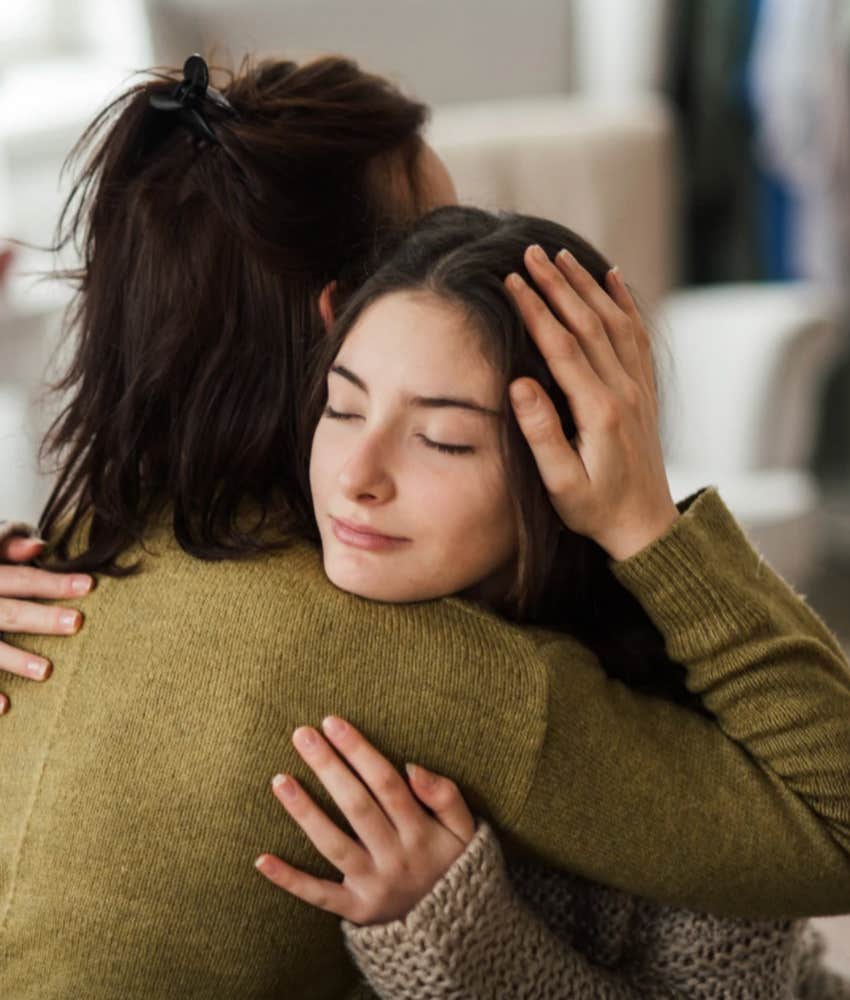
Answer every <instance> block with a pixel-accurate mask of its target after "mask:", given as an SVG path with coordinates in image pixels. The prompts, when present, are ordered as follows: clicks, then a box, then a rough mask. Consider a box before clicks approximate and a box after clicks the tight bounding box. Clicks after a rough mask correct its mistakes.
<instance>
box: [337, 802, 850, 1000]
mask: <svg viewBox="0 0 850 1000" xmlns="http://www.w3.org/2000/svg"><path fill="white" fill-rule="evenodd" d="M342 926H343V932H344V935H345V940H346V946H347V947H348V949H349V952H350V954H351V955H352V957H353V958H354V960H355V961H356V962H357V964H358V965H359V967H360V969H361V971H362V972H363V973H364V975H365V976H366V977H367V979H368V982H369V985H370V986H371V987H372V989H373V990H375V992H376V993H377V995H378V996H379V997H381V998H383V1000H437V998H450V1000H497V998H498V1000H502V998H505V1000H507V998H517V1000H520V998H521V1000H555V998H564V997H577V998H587V1000H638V998H641V997H651V998H659V1000H661V998H685V997H688V998H695V1000H737V998H740V1000H809V998H811V1000H814V998H817V1000H848V998H850V983H847V982H846V981H844V980H842V979H841V978H840V977H839V976H837V975H835V974H834V973H832V972H830V971H829V970H828V969H826V968H824V966H823V965H822V964H821V962H820V958H821V954H822V947H823V946H822V942H821V940H820V939H819V937H818V936H817V934H816V932H815V931H814V930H813V929H812V928H811V927H810V925H809V924H807V923H806V922H805V921H803V920H796V921H792V920H773V921H768V920H765V921H753V920H744V919H740V918H720V917H715V916H711V915H708V914H701V913H694V912H691V911H689V910H684V909H678V908H675V907H669V906H663V905H659V904H655V903H653V902H652V901H650V900H646V899H642V898H640V897H637V896H634V895H630V894H629V893H625V892H622V891H620V890H618V889H613V888H610V887H608V886H604V885H600V884H598V883H594V882H591V881H589V880H587V879H583V878H579V877H577V876H573V875H569V874H566V873H563V872H557V871H554V870H551V869H546V868H543V867H542V866H539V865H537V864H535V863H532V862H528V861H511V862H510V863H508V864H507V865H506V864H505V861H504V858H503V856H502V852H501V849H500V847H499V843H498V841H497V839H496V837H495V835H494V833H493V830H492V828H491V827H490V826H489V825H488V824H487V823H485V822H480V823H479V825H478V829H477V831H476V833H475V836H474V837H473V839H472V841H471V842H470V843H469V845H468V846H467V848H466V850H465V851H464V853H463V854H462V855H461V856H460V857H459V858H458V859H457V860H456V861H455V863H454V864H453V865H452V866H451V868H450V869H449V870H448V871H447V872H446V873H445V875H443V876H442V878H440V879H439V881H438V882H437V883H436V884H435V886H434V887H433V889H432V891H431V892H430V893H429V894H428V895H427V896H426V897H425V898H424V899H422V900H421V901H420V902H419V903H418V904H417V906H416V907H414V909H413V910H411V912H410V913H409V914H408V915H407V916H406V917H405V918H404V919H403V920H395V921H392V922H391V923H387V924H383V925H374V926H363V927H359V926H357V925H355V924H352V923H351V922H349V921H343V924H342Z"/></svg>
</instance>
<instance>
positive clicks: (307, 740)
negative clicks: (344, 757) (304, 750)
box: [292, 726, 319, 747]
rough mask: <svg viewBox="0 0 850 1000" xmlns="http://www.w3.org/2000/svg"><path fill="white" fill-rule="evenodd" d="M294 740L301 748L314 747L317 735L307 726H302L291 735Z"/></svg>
mask: <svg viewBox="0 0 850 1000" xmlns="http://www.w3.org/2000/svg"><path fill="white" fill-rule="evenodd" d="M292 735H293V736H294V737H295V740H296V741H297V742H298V743H300V744H301V746H303V747H314V746H315V745H316V744H317V743H318V742H319V740H318V734H317V733H316V731H315V730H314V729H311V728H310V727H309V726H302V727H301V728H300V729H296V730H295V732H294V733H293V734H292Z"/></svg>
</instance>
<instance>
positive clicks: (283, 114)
mask: <svg viewBox="0 0 850 1000" xmlns="http://www.w3.org/2000/svg"><path fill="white" fill-rule="evenodd" d="M426 118H427V109H426V108H425V107H424V106H423V105H421V104H420V103H418V102H416V101H413V100H411V99H409V98H407V97H405V96H404V95H403V94H401V93H400V92H399V91H398V90H397V89H396V88H394V87H393V86H392V85H390V84H389V83H388V82H387V81H386V80H384V79H382V78H380V77H378V76H375V75H372V74H369V73H367V72H365V71H363V70H362V69H361V68H359V67H358V66H357V65H356V64H354V63H352V62H351V61H349V60H346V59H343V58H338V57H327V58H323V59H319V60H315V61H313V62H308V63H305V64H303V65H297V64H295V63H293V62H288V61H264V62H260V63H258V64H252V63H250V62H249V63H246V64H245V65H244V66H243V67H242V69H241V70H240V71H239V72H238V73H236V74H231V75H229V76H228V77H227V79H226V80H225V81H224V82H223V83H222V84H221V87H220V89H214V88H213V87H211V86H209V82H208V79H207V67H206V64H205V63H204V62H203V60H201V59H200V57H197V56H195V57H191V58H190V59H189V60H188V61H187V63H186V66H185V67H184V71H183V75H182V76H181V75H180V73H179V72H175V73H173V74H171V75H167V74H166V75H154V76H152V77H151V79H149V80H147V81H145V82H143V83H140V84H138V85H136V86H134V87H133V88H132V89H130V90H129V91H128V92H127V93H125V94H124V95H122V96H121V97H120V98H118V99H117V100H116V101H115V102H113V103H112V104H111V105H110V106H109V107H108V108H107V109H105V110H104V111H103V112H102V113H101V114H100V115H99V116H98V118H97V119H96V120H95V121H94V122H93V123H92V125H91V126H90V127H89V129H88V130H87V131H86V133H85V134H84V136H83V138H82V140H81V144H80V147H79V148H78V150H77V153H78V155H79V156H83V157H84V159H83V168H82V171H81V173H80V174H79V177H78V180H77V183H76V186H75V187H74V189H73V191H72V194H71V196H70V198H69V201H68V203H67V205H66V208H65V211H64V213H63V216H62V219H61V221H60V229H59V237H58V243H59V244H62V243H65V242H68V241H71V240H74V241H75V242H76V244H77V245H78V246H79V247H80V249H81V252H82V263H81V266H80V269H79V271H78V272H75V274H74V277H75V278H76V279H77V280H78V282H79V285H78V292H77V295H76V298H75V301H74V306H73V309H72V311H71V313H70V314H69V332H71V333H73V334H74V337H75V339H74V347H73V357H72V359H71V363H70V367H69V369H68V372H67V375H66V377H65V379H64V380H63V383H62V386H61V388H62V391H63V392H64V393H66V394H67V406H66V408H65V409H64V410H63V412H62V414H61V416H60V418H59V419H58V420H57V422H56V424H55V425H54V427H53V429H52V431H51V435H50V438H49V440H48V442H47V443H48V446H49V447H50V448H52V449H53V451H54V453H55V454H56V456H57V459H58V476H57V480H56V485H55V488H54V490H53V493H52V495H51V497H50V499H49V501H48V503H47V506H46V509H45V511H44V513H43V516H42V520H41V523H40V526H39V529H40V532H41V534H42V536H43V538H44V539H45V540H46V546H47V548H46V549H45V547H44V546H45V543H43V542H41V541H38V540H36V539H32V538H26V537H24V536H22V535H21V534H20V533H19V532H17V530H16V528H15V526H9V528H7V530H6V532H5V534H6V538H5V540H4V541H3V544H2V553H3V556H4V560H5V562H4V565H3V566H0V594H2V595H3V598H4V599H3V601H2V603H0V627H2V628H4V629H5V630H6V632H7V634H6V635H5V637H4V638H5V642H4V644H3V645H2V647H0V666H2V667H3V668H4V669H5V670H6V671H8V673H7V674H6V675H4V684H3V687H4V691H5V694H4V696H3V707H4V708H5V709H6V711H5V712H4V714H3V717H2V719H0V748H2V757H3V762H4V766H3V768H2V771H0V802H2V811H1V812H0V956H2V960H0V995H2V996H4V997H6V996H7V997H10V998H11V997H14V998H16V1000H36V998H38V1000H53V998H57V1000H58V998H60V997H61V998H67V997H72V996H74V997H76V996H81V997H86V998H87V1000H106V998H110V1000H111V998H116V997H122V998H130V997H139V998H142V997H144V998H146V1000H151V998H163V1000H164V998H170V997H178V996H179V997H193V998H198V1000H201V998H204V1000H207V998H209V1000H212V998H217V1000H222V998H231V997H232V998H239V1000H249V998H272V997H274V998H279V997H305V998H323V997H327V998H332V997H333V998H335V997H367V996H381V997H385V998H422V1000H424V998H437V997H456V998H461V997H463V998H482V1000H483V998H495V997H510V996H516V997H529V998H531V997H541V998H543V997H547V998H548V997H568V996H577V997H599V998H611V1000H614V998H626V1000H629V998H637V997H646V996H651V997H662V996H664V997H667V996H670V997H680V996H681V997H686V996H688V997H691V996H692V997H703V996H704V997H716V996H748V997H756V996H758V997H776V998H779V997H788V996H797V997H820V998H825V997H839V996H850V988H849V987H848V986H847V984H845V983H843V982H842V981H840V980H839V979H838V978H837V977H836V976H834V975H833V974H831V973H830V972H829V971H828V970H827V969H826V968H825V967H824V966H823V965H822V964H821V963H820V961H819V949H820V945H819V942H818V940H817V937H816V935H814V934H813V932H812V931H811V928H810V927H809V925H808V923H807V919H806V918H808V917H811V916H815V915H826V914H835V913H842V912H846V911H848V910H850V667H848V663H847V661H846V659H845V657H844V655H843V653H842V650H841V647H840V646H839V644H838V642H837V640H836V638H835V636H834V635H833V634H832V633H831V632H830V631H829V629H828V628H827V627H826V625H825V624H824V623H823V622H822V621H821V619H820V618H819V617H818V616H817V615H816V614H815V613H814V612H813V611H812V610H811V609H810V608H809V607H808V606H807V604H806V603H805V601H804V600H803V599H802V598H801V597H800V596H799V595H797V594H796V593H795V592H794V591H793V589H792V588H791V587H790V586H789V585H788V584H787V583H786V582H785V581H784V580H782V579H781V578H780V577H779V576H777V574H776V573H775V572H774V571H773V570H772V569H771V567H770V566H769V565H768V564H767V563H765V562H764V560H763V559H762V558H761V557H760V556H759V554H758V553H757V552H756V551H755V550H754V549H753V548H752V547H751V545H750V544H749V542H748V540H747V538H746V536H745V534H744V533H743V531H742V530H741V528H740V526H739V525H738V524H737V523H736V521H735V519H734V517H733V516H732V514H731V513H730V512H729V510H728V509H727V508H726V506H725V504H724V503H723V500H722V499H721V497H720V495H719V493H718V492H717V490H716V488H714V487H712V486H707V487H705V488H703V489H701V490H699V491H697V492H696V493H694V494H692V495H691V496H689V497H687V498H686V499H685V500H682V501H680V502H679V503H678V504H677V503H674V501H673V498H672V497H671V495H670V490H669V486H668V482H667V477H666V473H665V469H664V463H663V457H662V449H661V443H660V437H659V431H658V396H657V388H656V375H655V365H654V361H653V347H652V341H651V337H650V335H649V332H648V330H647V327H646V325H645V323H644V321H643V320H642V318H641V315H640V313H639V311H638V309H637V308H636V306H635V304H634V301H633V299H632V296H631V294H630V292H629V290H628V289H627V287H626V285H625V283H624V281H623V278H622V277H621V275H620V274H619V272H618V271H617V269H616V268H612V267H611V266H610V264H609V262H608V261H606V260H605V258H604V257H603V256H602V255H601V254H600V253H599V252H598V251H597V250H595V249H594V248H593V247H592V246H591V245H589V244H588V243H587V242H586V241H585V240H584V239H582V238H581V237H580V236H579V235H577V234H576V233H574V232H572V231H571V230H569V229H566V228H565V227H563V226H561V225H559V224H556V223H554V222H551V221H547V220H544V219H540V218H534V217H530V216H524V215H517V214H508V213H491V212H485V211H482V210H479V209H475V208H471V207H461V206H459V205H457V204H456V200H457V199H456V194H455V191H454V187H453V184H452V181H451V178H450V177H449V175H448V173H447V171H446V168H445V167H444V165H443V164H442V162H441V161H440V160H439V158H438V157H437V155H436V154H435V153H434V151H433V150H432V149H431V148H430V147H429V146H428V145H427V143H426V142H425V141H424V139H423V136H422V132H423V128H424V125H425V122H426ZM36 556H40V557H41V558H40V560H39V562H40V568H36V567H34V566H27V565H24V564H25V563H27V562H31V561H32V560H33V559H34V558H35V557H36ZM95 579H96V580H97V583H96V586H93V583H94V580H95ZM89 589H90V590H91V592H90V593H89V592H87V591H89ZM81 594H82V596H80V595H81ZM75 595H76V599H74V598H75ZM39 597H41V598H45V597H52V598H56V599H60V600H61V601H62V603H61V604H60V605H58V606H50V605H46V604H43V603H37V602H36V601H33V600H29V598H39ZM83 612H84V613H85V619H86V620H85V625H84V626H83V627H80V626H81V624H82V613H83ZM63 631H64V632H65V633H72V634H70V635H67V634H66V636H65V637H64V638H63V637H61V635H60V633H62V632H63ZM51 668H52V670H53V672H52V675H51V676H50V680H49V683H47V684H45V685H41V684H33V683H32V679H45V678H46V677H47V676H48V675H50V671H51ZM329 713H330V714H329ZM405 765H407V774H406V775H405ZM255 868H256V869H259V872H260V874H258V873H257V871H256V870H255ZM340 875H341V876H342V879H341V880H340ZM263 876H265V877H263ZM340 918H342V923H341V924H340Z"/></svg>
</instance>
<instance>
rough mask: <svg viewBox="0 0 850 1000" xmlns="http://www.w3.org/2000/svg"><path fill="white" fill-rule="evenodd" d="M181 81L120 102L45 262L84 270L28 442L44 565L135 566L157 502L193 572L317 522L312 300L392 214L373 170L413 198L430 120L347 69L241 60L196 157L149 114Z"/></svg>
mask: <svg viewBox="0 0 850 1000" xmlns="http://www.w3.org/2000/svg"><path fill="white" fill-rule="evenodd" d="M178 79H179V74H178V73H177V72H167V73H159V74H157V75H156V76H155V77H154V78H153V79H152V80H149V81H147V82H144V83H142V84H139V85H137V86H135V87H133V88H131V89H130V90H128V91H127V92H126V93H125V94H123V95H122V96H121V97H119V98H118V99H117V100H115V101H113V102H112V103H111V104H110V105H109V106H108V107H107V108H106V109H104V111H102V112H101V113H100V114H99V115H98V117H97V118H96V119H95V120H94V122H92V124H91V125H90V126H89V127H88V129H86V131H85V133H84V134H83V136H82V138H81V139H80V141H79V143H78V144H77V146H76V147H75V149H74V151H73V152H72V158H74V159H75V160H79V159H80V158H82V157H87V158H86V159H85V161H84V163H83V166H82V169H81V172H80V174H79V176H78V178H77V180H76V182H75V184H74V186H73V188H72V191H71V194H70V196H69V198H68V200H67V202H66V204H65V207H64V210H63V212H62V215H61V218H60V222H59V227H58V231H57V239H56V248H57V249H59V248H61V247H64V246H65V245H67V244H69V243H73V244H74V245H75V246H76V247H77V249H78V251H79V253H80V256H81V266H80V267H79V268H78V269H76V270H74V271H71V272H63V275H64V276H65V277H67V278H71V279H72V280H74V281H75V282H76V283H77V294H76V296H75V299H74V300H73V302H72V305H71V308H70V311H69V313H68V316H67V321H66V326H67V330H68V332H69V333H71V334H73V335H74V336H75V338H76V340H75V345H74V353H73V357H72V360H71V364H70V366H69V368H68V370H67V373H66V374H65V376H64V377H63V378H62V380H61V381H60V382H59V384H58V385H57V386H56V389H57V390H59V391H61V392H63V393H65V394H67V397H68V402H67V405H66V407H65V409H64V410H63V411H62V413H61V414H60V416H59V417H58V418H57V420H56V421H55V423H54V424H53V426H52V428H51V430H50V433H49V435H48V437H47V439H46V441H45V444H44V449H43V453H44V454H49V455H52V456H54V457H55V458H56V459H57V464H58V478H57V480H56V484H55V487H54V489H53V492H52V494H51V495H50V498H49V500H48V502H47V505H46V508H45V511H44V513H43V516H42V519H41V531H42V533H43V534H44V536H45V537H47V538H49V539H50V540H51V542H52V543H53V550H52V551H53V555H54V565H56V564H58V565H61V566H64V567H67V568H74V569H84V570H100V571H104V572H108V573H124V572H130V571H132V570H133V569H135V567H126V566H122V565H121V564H120V563H119V561H118V560H119V557H120V555H121V554H122V553H123V552H124V551H125V550H126V549H127V548H128V547H129V546H130V545H132V544H133V543H135V542H137V541H138V540H139V539H141V538H142V537H143V535H144V533H145V531H146V529H147V527H148V525H149V524H150V521H151V519H152V518H153V517H154V516H158V514H159V512H160V511H161V510H162V509H163V508H164V509H165V510H166V511H167V512H168V517H169V518H170V519H171V523H172V526H173V530H174V532H175V534H176V536H177V539H178V540H179V542H180V544H181V545H182V546H183V548H184V549H185V550H186V551H187V552H190V553H191V554H193V555H195V556H199V557H201V558H212V559H215V558H224V557H233V556H238V555H240V554H248V553H250V552H253V551H257V550H259V549H263V548H267V547H269V546H270V545H273V544H279V543H280V539H281V537H282V535H283V533H284V532H285V531H287V530H289V529H290V528H293V527H299V526H303V525H308V524H309V523H311V514H310V505H309V498H308V497H307V496H305V494H304V491H303V489H302V488H301V477H300V476H299V464H300V462H301V459H302V456H301V454H300V451H299V441H300V439H301V435H300V421H301V413H302V406H301V391H302V385H301V383H302V380H303V378H304V372H305V370H306V367H307V360H308V357H309V354H310V351H311V349H312V347H313V343H314V340H315V338H316V333H317V331H319V330H321V329H322V327H321V324H320V320H319V317H318V313H317V306H316V301H317V299H318V295H319V293H320V291H321V289H322V288H323V287H324V285H325V284H327V283H328V282H329V281H331V280H334V279H335V278H338V277H341V280H345V281H348V282H350V283H351V284H355V283H356V282H357V281H358V280H359V278H360V275H361V271H362V269H363V268H364V266H365V265H364V263H363V262H364V261H366V260H367V259H368V258H369V257H370V255H371V251H372V248H373V246H374V243H375V241H376V238H377V234H378V233H380V231H381V230H382V229H384V228H391V227H392V226H393V225H394V224H395V223H396V222H397V221H398V219H400V218H401V217H402V216H403V215H404V209H405V206H404V205H403V204H402V202H401V201H399V200H398V199H396V202H395V203H393V200H392V199H391V198H390V197H389V196H388V194H387V192H386V191H385V190H383V189H382V188H381V187H380V185H379V184H378V183H376V180H375V177H376V171H377V170H379V168H380V165H381V164H386V163H387V162H390V161H392V162H393V163H398V164H399V165H400V166H402V167H403V168H405V171H406V173H405V171H403V173H404V178H403V180H402V184H401V187H402V188H406V191H407V192H408V193H409V199H408V201H409V202H410V206H411V208H412V207H413V202H414V201H415V194H416V191H417V184H418V181H417V174H416V158H417V156H418V153H419V150H420V148H421V139H420V132H421V128H422V126H423V124H424V121H425V118H426V109H425V107H424V106H423V105H421V104H419V103H417V102H415V101H411V100H409V99H407V98H405V97H404V96H402V95H401V94H400V93H399V92H398V91H397V90H395V89H394V88H393V87H392V86H391V85H390V84H389V83H387V81H385V80H383V79H382V78H380V77H377V76H373V75H371V74H368V73H365V72H363V71H362V70H360V69H359V68H358V67H357V65H356V64H355V63H353V62H351V61H349V60H346V59H342V58H325V59H320V60H317V61H315V62H312V63H307V64H305V65H303V66H297V65H296V64H295V63H292V62H281V61H266V62H261V63H259V64H258V65H252V64H251V63H250V61H246V63H245V64H243V67H242V68H241V69H240V70H239V72H237V73H235V74H230V75H229V77H228V79H227V81H226V82H225V83H224V85H222V86H221V87H220V90H221V91H222V93H223V94H224V96H225V98H226V100H227V102H229V104H230V105H231V106H232V108H233V109H235V112H236V115H235V116H234V115H231V114H229V113H228V112H227V110H226V109H224V108H222V107H220V106H219V105H217V104H216V103H215V102H212V101H208V102H205V104H204V111H203V114H204V117H205V119H206V121H207V122H208V123H209V127H210V128H211V130H212V131H213V132H214V134H215V139H216V142H206V143H205V142H203V141H199V140H198V137H197V135H196V134H193V132H192V130H191V129H187V128H186V127H185V124H184V123H182V122H181V119H180V116H179V115H176V114H174V113H172V112H167V111H162V110H158V109H157V108H154V107H152V106H151V103H150V98H151V95H166V94H168V93H170V92H171V91H172V90H173V89H174V87H175V83H176V82H177V80H178ZM246 512H248V513H249V519H248V521H246V518H245V515H246ZM269 526H271V527H272V528H273V531H272V533H271V535H272V536H273V537H274V538H275V539H276V541H275V542H270V541H269V540H268V539H269V537H270V536H269V533H268V532H267V531H266V530H265V529H266V528H267V527H269ZM84 528H85V533H84V536H83V537H81V534H80V533H81V530H82V529H84Z"/></svg>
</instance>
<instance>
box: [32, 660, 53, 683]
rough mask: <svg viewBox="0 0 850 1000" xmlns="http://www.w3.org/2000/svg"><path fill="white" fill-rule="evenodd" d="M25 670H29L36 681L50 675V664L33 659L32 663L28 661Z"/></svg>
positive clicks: (45, 678)
mask: <svg viewBox="0 0 850 1000" xmlns="http://www.w3.org/2000/svg"><path fill="white" fill-rule="evenodd" d="M27 670H29V672H30V674H31V676H32V677H34V678H35V679H36V680H37V681H43V680H47V678H48V677H49V676H50V664H49V663H42V662H41V661H39V660H33V661H32V663H28V664H27Z"/></svg>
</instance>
